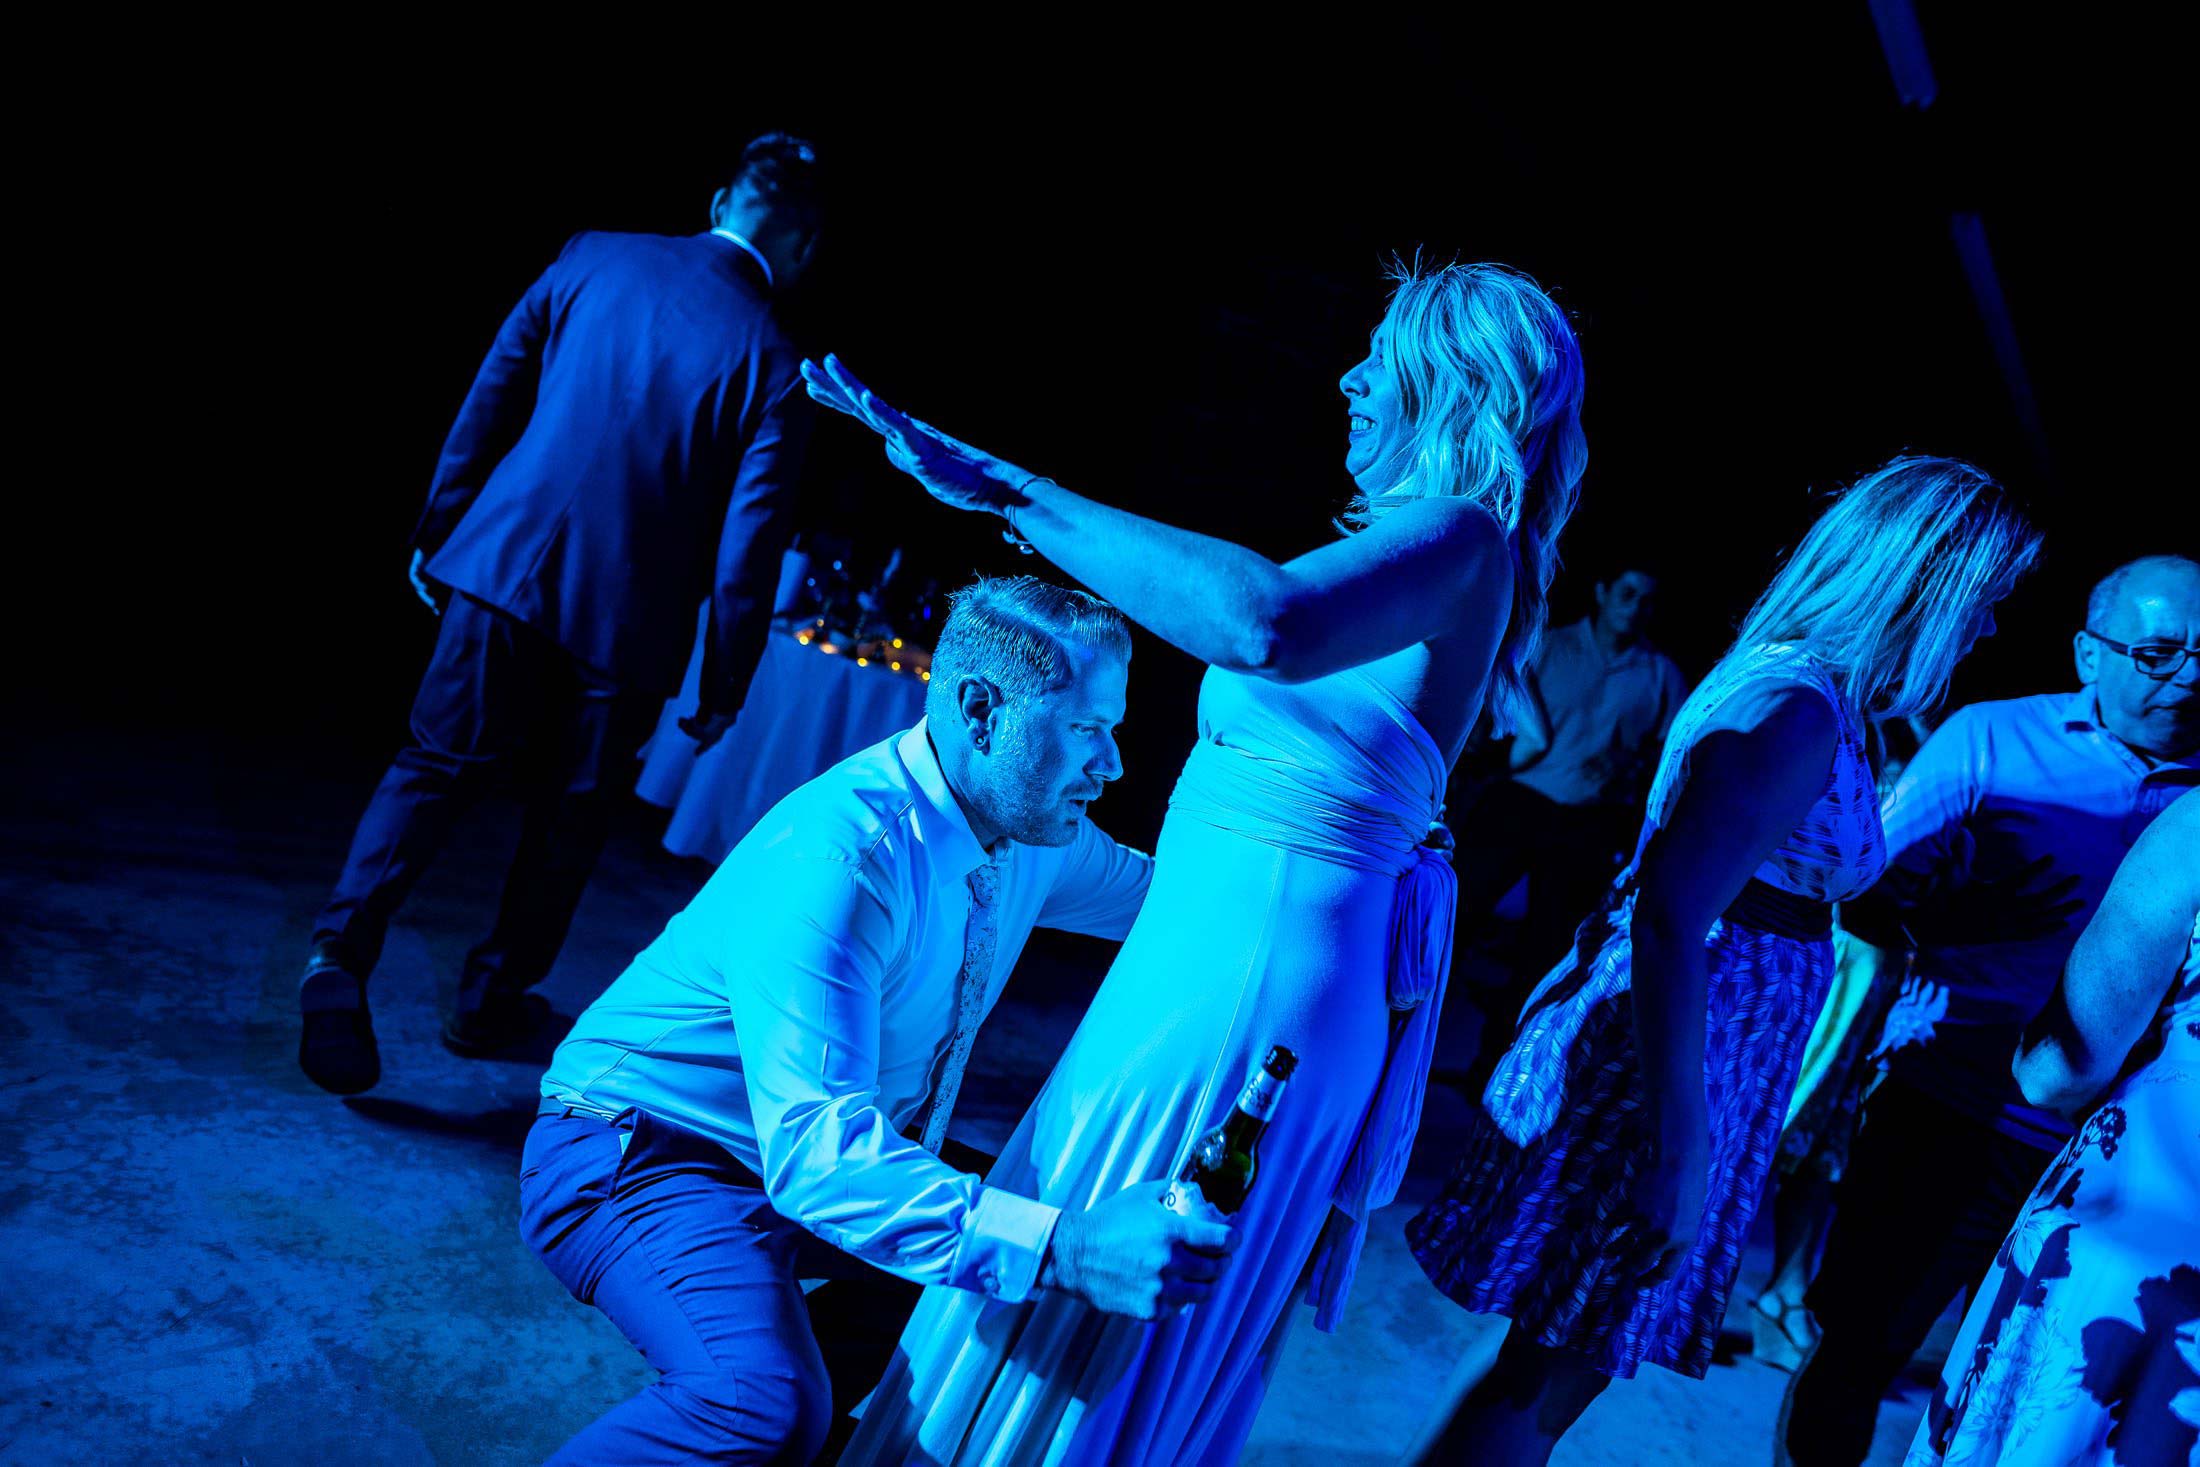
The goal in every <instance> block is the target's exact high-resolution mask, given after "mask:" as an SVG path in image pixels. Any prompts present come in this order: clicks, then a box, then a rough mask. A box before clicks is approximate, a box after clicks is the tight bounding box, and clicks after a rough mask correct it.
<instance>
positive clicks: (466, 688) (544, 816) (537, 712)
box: [313, 595, 664, 1014]
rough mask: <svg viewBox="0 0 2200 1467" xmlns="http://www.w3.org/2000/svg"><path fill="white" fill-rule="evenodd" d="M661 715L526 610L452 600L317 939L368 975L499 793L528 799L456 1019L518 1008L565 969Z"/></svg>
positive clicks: (656, 705) (317, 925)
mask: <svg viewBox="0 0 2200 1467" xmlns="http://www.w3.org/2000/svg"><path fill="white" fill-rule="evenodd" d="M663 706H664V704H663V700H662V699H661V698H659V697H656V696H637V695H635V694H632V693H625V692H621V691H620V690H619V689H618V688H616V687H614V686H612V684H611V683H610V682H609V680H607V679H606V678H605V677H604V676H603V675H602V674H600V673H597V672H595V671H593V670H591V669H589V668H587V667H584V666H583V665H582V664H581V663H579V662H577V661H576V660H575V659H574V658H573V657H572V655H571V654H569V653H568V652H566V651H565V650H564V649H563V648H562V647H560V646H558V645H557V643H556V642H554V641H552V640H551V639H550V638H548V637H546V636H544V635H543V634H542V633H541V632H538V631H536V630H535V629H534V628H532V627H530V626H528V625H527V624H526V623H524V622H522V621H520V620H519V619H517V618H516V617H511V616H507V615H505V614H504V613H503V612H501V611H498V610H496V609H495V608H493V607H490V606H487V605H485V604H483V603H482V602H479V601H475V600H473V599H472V598H471V597H467V596H463V595H454V596H453V597H452V598H451V602H450V605H449V606H448V607H447V608H445V610H444V613H443V621H442V625H441V627H440V629H439V630H438V632H437V634H436V642H435V653H434V655H433V656H432V657H431V658H430V659H429V662H428V670H427V672H426V673H425V674H423V675H422V677H421V680H420V691H419V693H418V695H417V696H416V697H415V698H414V700H413V708H412V741H411V742H410V743H409V744H407V745H406V747H405V748H404V749H403V750H402V751H400V752H399V754H398V756H397V758H396V760H395V762H393V763H392V764H391V765H390V768H389V772H388V773H386V774H384V775H383V776H382V782H381V784H380V785H378V786H377V787H376V788H375V791H374V797H373V799H371V800H370V801H369V802H368V804H367V810H366V813H365V814H364V815H362V816H361V817H360V820H359V828H358V830H357V831H356V833H354V835H353V836H352V842H351V854H350V855H349V857H347V858H346V860H345V862H344V872H343V875H342V876H341V877H339V878H338V879H337V882H336V890H335V892H334V894H333V895H331V896H330V898H329V901H328V905H327V906H326V907H324V908H322V910H321V914H320V916H319V917H318V918H317V919H316V920H315V922H314V931H313V938H314V942H315V943H316V944H317V945H318V944H323V943H326V944H331V945H332V946H333V948H334V951H335V952H336V954H337V955H338V956H339V957H340V958H341V960H342V962H343V964H344V966H345V967H346V968H347V969H349V970H350V971H352V972H354V973H357V974H358V975H360V976H361V977H362V978H363V977H365V976H366V975H367V974H368V973H370V972H371V971H373V968H374V965H375V962H376V961H377V960H378V959H379V958H380V957H381V955H382V942H383V938H384V937H385V936H386V935H387V934H388V931H389V924H390V918H391V916H392V915H393V914H394V913H395V912H396V910H397V907H398V904H399V903H401V902H402V901H404V899H405V895H406V893H407V892H409V891H411V890H412V886H413V883H414V882H415V881H417V880H419V878H420V873H421V872H422V871H424V870H426V869H427V866H428V863H429V862H430V861H431V860H432V859H434V857H435V854H436V852H437V851H439V850H440V849H441V848H442V846H443V843H444V840H445V838H446V837H447V836H448V835H449V833H450V830H451V826H452V823H453V822H454V821H455V820H456V819H457V818H458V817H459V816H460V815H461V814H463V813H464V812H465V810H466V809H467V808H468V807H469V806H471V805H472V804H474V802H475V801H476V800H478V799H479V798H480V796H481V795H482V794H484V793H486V792H487V790H488V789H490V788H491V787H492V786H494V785H495V784H498V783H500V782H502V781H505V780H507V779H513V780H516V781H517V783H518V784H519V787H520V790H521V793H522V796H523V798H524V801H525V816H524V819H523V822H522V825H521V830H520V838H519V848H518V850H517V852H516V853H515V854H514V856H513V858H512V864H511V867H510V869H509V871H508V872H507V874H506V876H505V882H504V895H503V898H502V901H501V903H500V905H499V907H498V910H497V919H496V926H495V928H494V929H493V930H492V931H491V932H490V934H489V936H488V937H487V938H486V939H485V940H484V941H482V942H481V943H480V944H479V945H478V946H476V947H475V948H474V949H473V951H472V952H470V953H468V954H467V955H466V967H465V971H464V973H463V974H462V975H461V977H460V980H459V994H458V1005H457V1007H458V1011H459V1012H460V1013H462V1014H466V1013H473V1012H475V1011H477V1010H479V1009H480V1008H481V1007H482V1006H483V1004H484V1003H486V1002H490V1001H493V1000H495V999H499V998H502V999H507V1000H508V999H510V998H511V997H514V996H516V995H517V994H519V993H520V992H522V991H523V990H525V989H526V988H528V987H530V986H531V985H533V984H535V983H538V982H540V981H541V980H542V978H543V976H544V975H545V974H547V973H548V972H549V971H550V965H551V964H552V963H553V962H555V961H556V960H557V956H558V949H559V948H560V947H561V946H563V945H564V943H565V934H566V930H567V928H568V927H570V926H571V925H572V921H573V912H574V909H575V908H576V907H577V906H579V904H580V899H581V892H582V890H583V888H585V887H586V886H587V884H588V877H589V874H590V872H592V871H593V870H594V869H595V865H596V857H597V855H598V854H599V853H600V852H601V851H602V849H603V843H604V838H605V836H606V835H607V834H608V833H609V831H610V825H611V818H612V815H613V813H614V812H615V810H616V808H617V805H618V802H619V801H620V800H621V799H623V798H624V797H625V796H626V795H627V794H628V793H629V792H630V791H631V790H632V788H633V785H634V780H635V777H636V775H637V774H638V773H639V767H640V766H639V763H638V760H637V758H636V756H637V754H638V752H639V750H640V749H641V746H642V744H643V742H644V741H645V740H646V739H647V738H648V737H649V734H650V731H651V729H652V728H653V727H654V725H655V722H656V719H657V715H658V711H659V710H660V709H661V708H662V707H663Z"/></svg>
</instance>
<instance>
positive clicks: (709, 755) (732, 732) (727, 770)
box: [635, 627, 925, 863]
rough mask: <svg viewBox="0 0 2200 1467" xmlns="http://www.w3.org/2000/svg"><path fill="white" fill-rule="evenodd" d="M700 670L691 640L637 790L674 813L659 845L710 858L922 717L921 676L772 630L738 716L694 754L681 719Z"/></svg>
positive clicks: (691, 705) (690, 706)
mask: <svg viewBox="0 0 2200 1467" xmlns="http://www.w3.org/2000/svg"><path fill="white" fill-rule="evenodd" d="M701 675H702V644H701V643H700V641H698V642H697V644H696V651H695V653H694V655H692V656H691V657H689V658H688V670H687V680H686V681H685V682H684V683H683V684H682V685H681V688H680V696H678V697H677V698H674V699H672V700H670V701H669V702H667V703H666V704H665V708H664V712H663V713H662V714H660V715H659V716H658V719H657V732H656V734H655V735H654V736H653V737H652V738H651V739H650V741H649V743H648V745H647V746H646V747H645V748H644V749H643V750H642V776H641V781H640V783H639V784H638V785H637V786H636V787H635V793H637V794H639V795H640V796H641V797H642V798H643V799H645V800H647V801H649V803H651V804H652V805H661V806H663V807H665V808H666V809H669V810H670V811H671V812H672V819H671V821H670V822H669V823H668V824H667V825H666V827H665V837H664V840H665V848H666V849H667V850H669V851H671V852H672V853H673V854H675V855H680V856H700V857H702V858H703V859H704V860H706V861H710V862H713V863H716V862H719V861H723V860H724V859H725V858H726V853H727V852H729V851H731V850H732V849H733V848H734V846H735V844H737V843H738V842H739V841H740V839H741V837H742V836H744V835H747V834H748V833H749V827H750V826H752V825H754V824H756V822H757V821H758V820H760V819H762V818H763V816H764V813H765V812H766V811H767V810H769V809H771V807H772V806H774V805H776V804H778V803H779V801H780V800H781V799H783V798H785V797H786V796H787V795H788V794H789V793H790V792H792V791H793V790H794V789H795V788H796V787H797V786H799V785H802V784H804V783H807V782H808V781H810V780H812V779H815V778H816V777H817V776H818V775H820V774H823V773H824V772H825V771H826V770H828V769H830V768H832V767H833V766H834V765H835V764H838V763H839V762H840V761H841V760H843V759H845V758H847V757H848V756H849V755H850V754H853V753H855V752H856V751H857V750H859V749H867V748H869V747H870V746H871V745H873V744H875V743H877V742H879V740H881V739H884V738H886V737H888V736H889V735H891V734H895V733H899V732H900V731H901V730H903V729H905V728H908V727H909V726H910V725H911V724H914V723H915V722H916V721H917V720H918V719H919V718H922V717H923V716H924V691H925V683H924V680H923V679H922V678H920V677H917V676H915V675H914V674H910V673H896V672H889V671H888V670H887V669H885V668H883V667H878V666H876V665H873V666H870V667H858V666H857V665H856V660H855V658H853V657H851V656H846V655H843V654H838V653H829V652H820V651H818V650H817V649H815V648H814V647H807V646H804V645H803V644H802V643H800V642H797V641H796V640H795V639H794V637H793V636H792V635H791V634H789V633H788V632H785V631H782V630H780V629H779V628H776V627H775V628H773V630H772V634H771V636H770V637H769V638H768V639H766V641H765V644H764V655H763V657H762V658H761V659H759V660H758V662H757V664H756V676H755V678H754V679H752V680H751V681H750V683H749V696H748V701H747V702H745V703H743V704H742V705H741V716H740V717H739V718H738V719H736V720H734V725H733V727H732V728H731V729H729V730H727V732H726V736H725V737H724V738H722V739H720V740H719V741H718V742H717V743H716V744H715V745H714V746H712V747H711V748H710V749H709V750H708V751H706V752H704V753H702V754H700V755H698V754H697V753H696V752H695V741H694V740H693V739H691V738H689V737H688V736H687V735H686V734H684V733H682V732H680V727H679V719H680V718H681V717H682V716H683V715H686V714H690V713H693V712H694V711H695V689H696V685H697V684H698V682H700V680H701Z"/></svg>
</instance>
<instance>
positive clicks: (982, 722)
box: [955, 673, 1001, 749]
mask: <svg viewBox="0 0 2200 1467" xmlns="http://www.w3.org/2000/svg"><path fill="white" fill-rule="evenodd" d="M955 707H956V711H958V712H959V713H961V715H962V723H963V735H964V737H966V738H968V739H969V740H970V743H971V746H972V747H973V748H977V749H983V748H984V747H985V746H986V744H987V743H988V742H989V741H990V740H991V739H992V737H993V734H994V732H995V729H996V728H997V726H998V724H999V721H1000V712H1001V690H1000V689H999V688H997V687H995V686H994V685H993V682H992V680H991V679H989V678H982V677H979V676H978V675H977V674H976V673H965V674H964V675H963V677H962V678H961V680H960V681H958V682H957V683H956V684H955Z"/></svg>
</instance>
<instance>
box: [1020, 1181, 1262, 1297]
mask: <svg viewBox="0 0 2200 1467" xmlns="http://www.w3.org/2000/svg"><path fill="white" fill-rule="evenodd" d="M1170 1186H1171V1184H1170V1183H1168V1182H1142V1183H1140V1184H1139V1185H1137V1186H1134V1187H1126V1188H1124V1189H1123V1190H1122V1191H1120V1192H1118V1193H1116V1194H1115V1195H1114V1196H1113V1197H1110V1198H1108V1199H1107V1200H1106V1201H1104V1202H1098V1203H1095V1204H1094V1205H1093V1206H1091V1207H1088V1208H1086V1209H1085V1210H1084V1211H1083V1212H1064V1213H1063V1214H1062V1217H1061V1220H1060V1221H1059V1222H1057V1223H1056V1224H1055V1225H1054V1241H1053V1242H1052V1243H1051V1244H1050V1245H1049V1246H1048V1248H1047V1256H1046V1262H1045V1263H1044V1264H1043V1265H1042V1266H1041V1267H1040V1270H1039V1282H1040V1284H1041V1285H1042V1286H1043V1287H1045V1288H1050V1289H1061V1290H1062V1291H1064V1292H1065V1293H1070V1294H1075V1295H1076V1296H1077V1297H1079V1298H1080V1299H1083V1300H1084V1301H1085V1302H1086V1303H1088V1304H1090V1305H1092V1306H1093V1308H1095V1309H1101V1310H1105V1311H1106V1312H1108V1313H1110V1314H1127V1315H1129V1316H1130V1317H1131V1318H1133V1319H1144V1320H1156V1319H1162V1318H1165V1317H1166V1316H1168V1315H1170V1314H1172V1313H1174V1312H1175V1311H1177V1310H1178V1309H1180V1308H1182V1307H1183V1306H1184V1305H1187V1304H1203V1303H1205V1302H1206V1301H1207V1299H1208V1298H1209V1296H1211V1295H1212V1294H1213V1293H1214V1289H1215V1282H1216V1280H1218V1279H1220V1278H1221V1277H1222V1274H1223V1270H1224V1269H1226V1268H1228V1267H1229V1262H1230V1255H1231V1254H1232V1253H1234V1252H1236V1251H1237V1245H1238V1230H1237V1229H1236V1228H1235V1227H1233V1226H1231V1225H1230V1224H1229V1223H1227V1222H1225V1221H1223V1220H1222V1217H1221V1214H1220V1213H1217V1212H1215V1211H1214V1210H1213V1209H1212V1208H1208V1209H1206V1212H1207V1214H1208V1215H1207V1216H1205V1217H1182V1216H1179V1215H1178V1214H1176V1213H1174V1212H1171V1211H1169V1209H1168V1208H1167V1207H1165V1206H1163V1205H1162V1201H1161V1199H1162V1195H1163V1194H1164V1193H1166V1192H1167V1191H1168V1190H1169V1188H1170Z"/></svg>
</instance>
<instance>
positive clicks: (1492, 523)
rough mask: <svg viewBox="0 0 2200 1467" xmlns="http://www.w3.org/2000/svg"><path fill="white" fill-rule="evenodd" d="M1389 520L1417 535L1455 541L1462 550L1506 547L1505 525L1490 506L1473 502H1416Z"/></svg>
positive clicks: (1393, 511) (1400, 508)
mask: <svg viewBox="0 0 2200 1467" xmlns="http://www.w3.org/2000/svg"><path fill="white" fill-rule="evenodd" d="M1388 519H1390V520H1392V521H1398V522H1401V523H1402V524H1404V525H1405V526H1408V527H1410V528H1411V529H1412V530H1413V531H1414V532H1416V533H1418V534H1422V535H1427V536H1431V537H1436V538H1441V539H1444V540H1449V541H1454V542H1456V543H1458V544H1460V545H1462V546H1475V547H1483V546H1492V545H1502V544H1504V543H1505V527H1504V525H1502V524H1501V523H1499V522H1498V518H1497V516H1496V515H1495V514H1492V513H1491V512H1490V508H1489V506H1488V505H1486V504H1479V503H1477V502H1475V501H1474V500H1471V499H1454V498H1451V497H1448V496H1446V497H1440V498H1435V499H1416V500H1415V501H1413V503H1411V504H1405V505H1400V506H1399V507H1398V508H1397V509H1394V510H1392V511H1391V512H1390V514H1389V516H1388Z"/></svg>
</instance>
